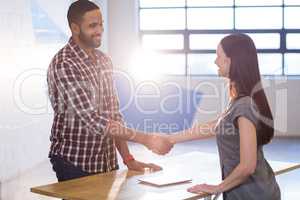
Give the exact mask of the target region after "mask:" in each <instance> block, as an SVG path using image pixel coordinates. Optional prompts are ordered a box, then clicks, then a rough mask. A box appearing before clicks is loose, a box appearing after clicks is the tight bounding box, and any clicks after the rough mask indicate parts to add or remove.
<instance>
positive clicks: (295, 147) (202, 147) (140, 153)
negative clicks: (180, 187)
mask: <svg viewBox="0 0 300 200" xmlns="http://www.w3.org/2000/svg"><path fill="white" fill-rule="evenodd" d="M130 149H131V152H132V154H134V155H135V157H136V158H137V159H139V160H142V161H146V162H154V163H155V161H157V160H159V159H164V157H162V156H158V155H154V154H152V153H151V152H149V151H147V150H146V148H144V147H143V146H141V145H137V144H130ZM191 151H201V152H207V153H217V147H216V143H215V140H214V139H209V140H203V141H197V142H188V143H184V144H179V145H176V146H175V148H174V149H173V150H172V152H170V153H169V154H168V155H167V156H174V155H179V154H184V153H187V152H191ZM264 152H265V156H266V158H267V159H268V160H277V161H286V162H297V163H300V156H299V152H300V138H275V139H274V140H273V141H272V143H271V144H269V145H267V146H265V148H264ZM199 159H201V158H199ZM120 164H121V162H120ZM121 168H124V166H123V165H122V164H121ZM277 180H278V182H279V184H280V187H281V192H282V200H298V199H299V196H300V191H299V185H300V169H298V170H295V171H292V172H290V173H288V174H284V175H279V176H277ZM53 182H56V178H55V174H54V173H53V172H52V169H51V165H50V163H49V161H48V160H45V161H44V162H43V163H40V164H39V165H37V166H36V167H35V168H33V169H32V170H30V171H28V172H26V173H24V174H23V175H22V176H18V177H16V178H14V179H12V180H10V181H6V182H4V183H1V185H0V200H19V199H22V200H54V198H49V197H44V196H40V195H36V194H33V193H30V191H29V190H30V187H32V186H37V185H44V184H48V183H53Z"/></svg>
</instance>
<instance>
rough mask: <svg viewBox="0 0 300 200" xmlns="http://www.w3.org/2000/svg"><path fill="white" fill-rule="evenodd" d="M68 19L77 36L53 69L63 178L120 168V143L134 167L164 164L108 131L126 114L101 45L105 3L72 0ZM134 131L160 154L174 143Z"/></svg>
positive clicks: (54, 143) (53, 152)
mask: <svg viewBox="0 0 300 200" xmlns="http://www.w3.org/2000/svg"><path fill="white" fill-rule="evenodd" d="M68 23H69V26H70V29H71V32H72V37H71V38H70V40H69V42H68V44H67V45H66V46H65V47H63V48H62V49H61V50H60V51H59V52H58V53H57V54H56V55H55V57H54V58H53V60H52V62H51V64H50V66H49V69H48V75H47V81H48V88H49V97H50V100H51V104H52V107H53V110H54V119H53V126H52V129H51V137H50V140H51V147H50V153H49V157H50V161H51V163H52V165H53V170H54V171H55V172H56V175H57V178H58V181H64V180H68V179H73V178H78V177H82V176H87V175H90V174H94V173H104V172H109V171H112V170H116V169H118V162H117V154H116V149H117V150H118V151H119V153H120V155H121V157H122V159H123V162H124V163H125V165H127V168H128V169H130V170H137V171H143V170H144V168H150V169H151V170H160V169H161V168H160V167H159V166H157V165H155V164H146V163H143V162H139V161H137V160H135V159H134V158H133V156H132V155H131V154H130V152H129V149H128V146H127V143H126V141H125V140H122V137H118V135H116V134H115V136H112V135H111V134H107V133H109V132H110V131H111V130H110V129H109V126H108V122H109V121H110V120H112V121H117V122H119V123H120V124H123V119H122V115H121V114H120V112H119V103H118V98H117V96H116V93H115V90H114V86H113V81H112V73H113V72H112V71H113V69H112V63H111V60H110V59H109V58H108V57H107V56H106V55H105V54H104V53H103V52H101V51H99V50H96V48H98V47H99V46H100V45H101V37H102V33H103V22H102V15H101V12H100V9H99V7H98V6H97V5H96V4H94V3H93V2H90V1H88V0H79V1H76V2H74V3H72V4H71V6H70V7H69V10H68ZM132 133H133V135H132V137H130V138H128V140H132V141H135V142H139V143H142V144H144V145H145V146H146V147H148V148H149V149H152V150H154V151H155V152H158V153H160V154H165V153H167V152H168V151H169V150H170V149H171V148H172V144H171V143H170V142H169V141H168V140H166V139H165V138H164V137H162V136H158V135H151V134H142V135H141V134H139V137H138V138H135V137H134V131H133V132H132ZM118 138H120V139H118ZM123 139H124V138H123Z"/></svg>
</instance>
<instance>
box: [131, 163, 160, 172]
mask: <svg viewBox="0 0 300 200" xmlns="http://www.w3.org/2000/svg"><path fill="white" fill-rule="evenodd" d="M126 165H127V168H128V169H129V170H134V171H139V172H144V171H145V170H150V172H156V171H160V170H162V168H161V167H160V166H158V165H155V164H153V163H143V162H139V161H137V160H132V161H130V162H128V163H127V164H126Z"/></svg>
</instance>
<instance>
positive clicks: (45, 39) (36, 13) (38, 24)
mask: <svg viewBox="0 0 300 200" xmlns="http://www.w3.org/2000/svg"><path fill="white" fill-rule="evenodd" d="M30 5H31V16H32V28H33V31H34V36H35V40H36V42H38V43H56V42H65V41H67V40H68V37H67V35H66V34H65V33H64V32H63V31H62V30H60V28H59V27H58V26H57V25H56V24H55V23H54V22H53V21H52V20H51V18H50V17H49V16H48V15H47V13H46V12H45V11H44V10H43V8H42V7H41V6H40V5H39V3H38V2H37V1H35V0H31V1H30Z"/></svg>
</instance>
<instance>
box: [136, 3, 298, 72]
mask: <svg viewBox="0 0 300 200" xmlns="http://www.w3.org/2000/svg"><path fill="white" fill-rule="evenodd" d="M299 18H300V1H299V0H272V1H270V0H201V1H199V0H160V1H157V0H139V31H140V38H141V40H140V41H141V45H142V47H143V48H146V49H147V50H149V49H150V50H153V51H155V52H159V53H160V54H161V56H162V57H161V59H162V58H163V57H165V59H166V60H168V59H170V58H171V55H172V54H173V55H180V61H176V62H175V57H173V58H172V60H173V62H167V63H170V65H172V66H165V67H164V72H165V73H166V74H176V75H178V74H180V75H217V67H216V66H215V64H214V60H215V57H216V55H215V50H216V47H217V45H218V43H219V41H220V40H221V38H223V37H224V36H226V35H228V34H231V33H234V32H240V33H246V34H248V35H249V36H250V37H251V38H252V39H253V41H254V43H255V45H256V48H257V51H258V59H259V66H260V71H261V73H262V74H263V75H300V21H299V20H298V19H299ZM172 63H173V64H172Z"/></svg>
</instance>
